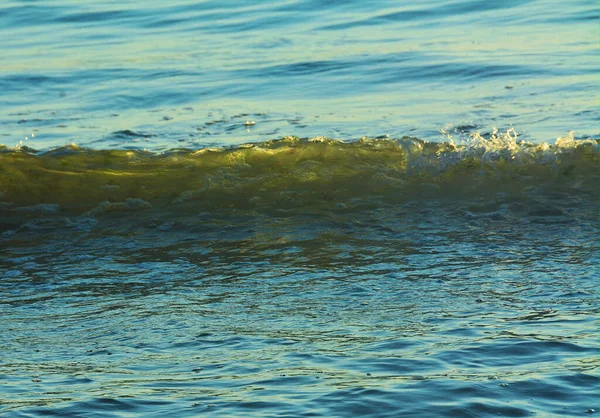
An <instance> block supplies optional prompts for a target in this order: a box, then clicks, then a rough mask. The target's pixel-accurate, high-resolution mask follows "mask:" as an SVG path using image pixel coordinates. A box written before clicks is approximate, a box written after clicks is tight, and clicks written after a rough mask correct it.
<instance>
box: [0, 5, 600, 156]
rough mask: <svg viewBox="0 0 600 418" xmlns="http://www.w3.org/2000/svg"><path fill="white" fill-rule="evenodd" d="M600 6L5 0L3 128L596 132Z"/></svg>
mask: <svg viewBox="0 0 600 418" xmlns="http://www.w3.org/2000/svg"><path fill="white" fill-rule="evenodd" d="M598 16H599V10H598V5H597V2H596V1H594V0H578V1H574V2H569V4H568V5H565V4H563V3H561V2H558V1H547V0H546V1H543V0H538V1H529V0H511V1H502V2H490V1H486V0H475V1H443V0H428V1H423V2H420V3H418V4H417V3H414V4H413V3H409V2H394V1H377V2H368V3H365V2H361V1H352V0H350V1H343V2H326V1H320V0H316V1H312V0H311V1H297V0H293V1H268V2H258V3H256V2H248V1H245V0H240V1H229V2H216V1H200V2H198V1H187V0H186V1H182V0H174V1H169V2H160V1H155V0H152V1H145V2H143V3H140V2H137V1H109V0H103V1H96V2H87V1H86V2H81V1H68V0H54V1H53V0H42V1H12V0H6V1H4V2H2V5H0V37H1V38H2V40H3V41H2V46H1V51H2V68H1V69H0V90H1V91H2V97H1V98H0V124H1V125H0V126H2V132H0V135H2V137H0V142H3V143H4V144H5V145H10V146H14V145H15V144H18V143H19V142H20V141H22V140H23V141H25V138H26V137H27V138H28V140H27V142H26V145H29V146H31V147H33V148H36V149H44V148H47V147H51V146H57V145H58V146H61V145H66V144H68V143H70V142H76V143H77V144H79V145H85V146H91V147H94V148H106V147H111V148H113V147H119V148H131V147H136V148H151V149H165V148H166V149H168V148H174V147H178V146H185V147H192V148H199V147H203V146H206V145H214V144H223V143H226V144H239V143H243V142H248V141H257V140H267V139H273V138H278V137H282V136H285V135H297V136H305V137H310V136H316V135H323V136H328V137H334V138H337V139H344V140H349V139H356V138H360V137H362V136H365V135H366V136H378V135H386V134H389V135H391V136H392V137H399V136H403V135H406V134H411V135H415V136H418V137H420V138H422V139H427V140H437V139H438V138H439V130H440V129H443V128H450V129H456V128H457V129H456V131H457V133H458V132H461V131H467V132H470V131H472V130H479V129H482V130H489V129H491V128H492V127H494V126H496V127H498V128H500V129H507V128H508V127H515V128H516V129H517V130H518V131H519V132H520V133H521V134H522V135H524V138H525V139H528V140H533V141H548V140H554V139H555V138H556V137H557V136H559V135H565V134H567V133H568V132H569V131H571V130H573V131H575V132H576V135H577V136H578V137H587V136H596V137H597V136H598V134H600V131H599V128H598V119H599V113H598V95H599V94H600V86H599V75H598V68H599V67H600V59H599V53H598V43H599V38H600V29H599V28H600V26H599V24H598ZM246 121H250V122H255V123H256V124H255V125H253V126H252V127H251V128H247V127H246V126H244V123H245V122H246ZM124 130H130V131H133V132H136V133H138V135H135V136H123V135H119V133H118V132H119V131H124ZM32 134H35V139H34V138H32Z"/></svg>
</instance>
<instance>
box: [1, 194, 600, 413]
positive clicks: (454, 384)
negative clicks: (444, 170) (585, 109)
mask: <svg viewBox="0 0 600 418" xmlns="http://www.w3.org/2000/svg"><path fill="white" fill-rule="evenodd" d="M545 198H548V196H545V195H544V194H539V195H537V196H535V198H534V199H533V200H524V199H523V198H521V199H514V198H512V197H504V198H501V199H500V200H496V199H492V200H489V198H487V200H485V201H482V200H481V198H480V197H477V196H475V197H474V198H473V199H472V200H468V201H465V200H462V201H455V200H453V199H452V198H443V199H440V198H437V199H436V198H431V199H428V200H421V201H413V202H410V203H409V204H406V205H403V206H394V205H383V206H381V205H380V206H379V207H374V208H370V209H360V210H351V209H347V210H345V211H341V210H340V209H339V208H338V209H332V210H329V211H323V210H321V209H319V210H316V211H315V212H313V213H311V214H310V216H309V215H306V216H302V213H305V214H308V212H306V210H305V209H303V210H302V211H300V212H299V213H297V214H296V213H293V212H288V213H287V215H285V214H280V216H273V215H272V214H270V213H261V212H260V211H245V210H242V211H240V210H238V209H223V210H220V211H218V212H214V213H210V214H209V215H208V214H202V213H200V214H198V213H193V212H190V213H186V212H181V211H171V212H170V213H162V212H157V211H153V210H150V212H147V211H146V212H144V211H142V212H136V213H129V214H128V213H127V212H125V213H119V212H117V213H115V214H112V213H107V214H100V215H97V221H98V223H97V224H96V225H95V226H94V228H92V229H91V230H89V231H87V232H86V231H77V230H73V229H72V228H69V227H67V228H65V227H64V226H60V224H59V223H56V224H55V226H54V227H52V228H50V229H44V228H40V229H39V230H35V231H31V232H27V231H20V232H18V233H17V234H16V235H14V236H12V237H11V238H10V240H9V241H8V242H6V241H5V245H4V253H5V254H6V258H5V259H4V261H3V263H2V274H3V287H2V290H1V299H0V300H1V301H2V305H1V309H2V316H3V323H4V324H6V328H5V331H4V334H3V339H2V342H1V343H0V346H1V350H0V352H1V353H3V354H2V357H1V365H0V368H1V371H2V373H1V374H2V376H3V378H2V391H3V392H4V393H5V394H8V395H9V396H7V397H5V399H4V400H3V401H2V408H3V409H4V411H5V412H10V411H14V412H17V411H23V412H26V413H33V414H42V413H48V414H55V415H62V416H64V415H72V414H75V415H76V414H78V413H82V412H83V411H104V412H105V413H107V414H109V415H110V414H121V413H127V412H131V413H135V414H144V415H149V416H150V415H151V416H154V415H156V416H158V415H161V414H164V413H166V412H167V411H168V412H175V413H176V414H177V415H182V416H195V415H197V414H208V415H216V416H248V415H260V416H271V415H273V416H275V415H282V414H283V415H286V414H287V415H293V416H308V415H311V416H315V415H316V416H357V415H364V416H378V417H379V416H390V417H391V416H398V415H404V416H415V415H427V416H454V415H455V416H486V415H497V414H502V415H509V416H528V415H531V414H533V413H541V414H553V415H565V416H581V414H582V413H584V412H585V410H586V409H589V408H596V407H597V405H596V404H597V400H596V397H595V394H596V393H597V388H598V384H599V383H600V378H599V377H598V367H599V366H600V364H599V362H598V359H599V358H600V357H599V354H600V349H599V348H598V347H599V345H598V343H599V342H600V341H599V339H598V335H597V329H598V325H599V321H598V313H599V312H600V308H599V306H598V303H597V301H598V291H597V288H598V279H599V277H600V275H599V274H598V273H599V272H598V267H597V266H598V263H599V262H600V258H599V256H598V254H600V251H598V249H600V241H599V239H598V236H600V235H599V234H598V232H599V225H598V216H597V215H598V209H597V208H598V201H597V200H598V199H597V198H598V195H594V196H593V197H591V196H590V195H585V194H583V195H580V196H577V195H576V194H572V195H570V198H571V200H570V202H571V203H570V205H572V206H571V207H569V208H568V209H565V211H564V212H562V213H561V214H558V212H557V209H555V210H549V209H548V210H546V211H545V212H543V211H540V210H539V207H540V205H541V202H543V201H544V199H545ZM561 207H562V206H561ZM56 225H59V226H56ZM63 225H64V223H63ZM7 243H9V245H6V244H7ZM9 416H10V413H9Z"/></svg>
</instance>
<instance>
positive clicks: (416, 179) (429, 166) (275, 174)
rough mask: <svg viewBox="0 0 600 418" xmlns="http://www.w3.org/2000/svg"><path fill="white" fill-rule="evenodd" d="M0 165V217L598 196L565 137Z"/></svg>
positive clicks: (594, 145) (589, 146) (13, 158)
mask: <svg viewBox="0 0 600 418" xmlns="http://www.w3.org/2000/svg"><path fill="white" fill-rule="evenodd" d="M0 170H1V172H2V174H3V175H2V177H1V179H0V190H1V191H2V193H3V195H2V200H3V206H2V210H3V212H4V213H6V212H10V213H14V214H27V213H36V212H44V211H46V212H48V211H52V210H54V211H56V212H61V213H72V214H82V213H89V214H96V213H99V212H111V211H116V212H118V211H129V210H132V211H133V210H142V209H149V208H154V207H156V208H168V210H169V211H171V212H177V211H180V210H181V211H187V210H190V209H195V208H198V207H202V208H219V207H232V208H239V209H248V210H264V211H270V210H275V209H289V210H292V211H293V210H304V209H306V208H317V207H318V208H321V209H330V210H337V209H340V210H341V209H343V210H358V209H360V208H363V207H373V205H375V206H377V205H380V204H381V205H386V204H397V203H402V202H404V203H405V202H407V201H410V200H414V199H417V200H418V199H460V198H463V197H466V198H474V197H482V196H491V198H492V199H493V198H495V197H497V196H498V194H499V193H504V194H507V193H508V194H526V195H535V194H536V193H543V191H549V190H553V191H559V190H560V191H565V192H568V193H570V194H578V195H582V196H583V195H589V196H594V195H596V196H597V195H598V192H599V190H600V189H599V187H600V178H599V175H600V145H599V142H598V141H592V140H575V139H574V138H573V136H572V135H571V136H568V137H565V138H559V139H557V140H556V142H555V143H554V144H547V143H541V144H529V143H525V142H518V141H517V137H516V134H515V133H514V132H513V131H509V132H507V133H504V134H498V133H496V132H495V133H492V134H491V136H489V137H488V138H487V139H486V138H483V137H482V136H481V135H479V134H477V135H474V136H473V137H472V140H471V141H470V142H469V143H468V144H466V145H455V144H453V143H451V142H446V143H429V142H425V141H421V140H419V139H415V138H408V137H405V138H402V139H399V140H388V139H366V138H364V139H363V140H361V141H359V142H350V143H345V142H340V141H335V140H330V139H327V138H322V137H316V138H311V139H299V138H296V137H286V138H283V139H280V140H275V141H268V142H263V143H258V144H248V145H244V146H240V147H233V148H222V149H201V150H197V151H188V150H173V151H170V152H166V153H161V154H155V153H149V152H144V151H120V150H107V151H98V150H89V149H80V148H78V147H77V146H67V147H63V148H58V149H54V150H52V151H49V152H44V153H33V152H29V151H28V150H27V149H19V150H10V149H4V152H2V153H1V154H0ZM36 205H37V206H36ZM50 208H53V209H50Z"/></svg>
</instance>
